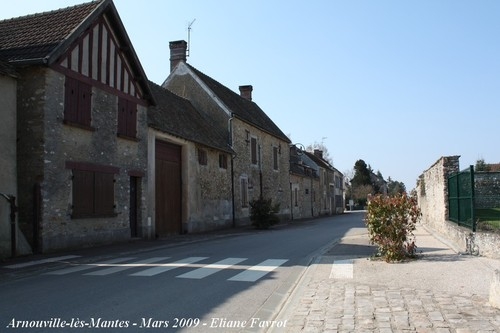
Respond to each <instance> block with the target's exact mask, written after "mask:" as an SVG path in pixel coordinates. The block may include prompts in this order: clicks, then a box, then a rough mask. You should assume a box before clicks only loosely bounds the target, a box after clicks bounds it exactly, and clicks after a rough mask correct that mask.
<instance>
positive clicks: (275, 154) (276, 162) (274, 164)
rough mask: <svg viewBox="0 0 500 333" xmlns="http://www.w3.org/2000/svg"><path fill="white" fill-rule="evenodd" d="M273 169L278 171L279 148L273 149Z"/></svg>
mask: <svg viewBox="0 0 500 333" xmlns="http://www.w3.org/2000/svg"><path fill="white" fill-rule="evenodd" d="M273 168H274V170H278V147H273Z"/></svg>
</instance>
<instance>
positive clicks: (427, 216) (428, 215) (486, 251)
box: [416, 156, 500, 258]
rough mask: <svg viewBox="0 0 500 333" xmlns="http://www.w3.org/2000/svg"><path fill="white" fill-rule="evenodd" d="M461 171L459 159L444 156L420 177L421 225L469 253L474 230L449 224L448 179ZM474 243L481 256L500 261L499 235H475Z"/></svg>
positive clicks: (479, 233) (461, 250)
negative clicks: (469, 241)
mask: <svg viewBox="0 0 500 333" xmlns="http://www.w3.org/2000/svg"><path fill="white" fill-rule="evenodd" d="M459 170H460V165H459V156H445V157H441V158H440V159H439V160H438V161H436V163H434V164H433V165H432V166H431V167H430V168H429V169H427V170H426V171H424V173H423V174H422V175H421V176H420V178H419V180H418V183H417V188H416V191H417V197H418V203H419V206H420V209H421V211H422V220H421V221H422V224H423V225H425V226H426V227H428V228H430V229H431V230H432V231H434V232H435V233H437V234H438V235H439V236H441V237H443V238H444V239H446V240H448V241H449V243H450V245H452V246H453V247H454V248H455V249H456V250H458V251H460V252H466V251H467V240H468V239H470V237H471V230H469V229H467V228H463V227H460V226H458V225H457V224H456V223H453V222H451V221H448V176H449V175H450V174H452V173H454V172H458V171H459ZM474 244H475V245H476V246H477V247H478V249H479V254H480V255H483V256H488V257H492V258H500V246H499V244H500V236H499V235H495V234H489V233H483V232H476V233H475V235H474Z"/></svg>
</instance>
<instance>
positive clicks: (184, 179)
mask: <svg viewBox="0 0 500 333" xmlns="http://www.w3.org/2000/svg"><path fill="white" fill-rule="evenodd" d="M150 86H151V91H152V92H153V95H154V98H155V100H156V101H157V105H156V106H154V107H150V108H149V110H148V124H149V134H148V156H149V159H148V177H147V178H148V187H149V189H150V190H149V191H148V202H149V206H148V210H149V213H148V216H151V217H152V218H154V223H152V226H154V235H155V236H157V237H161V236H165V235H168V234H172V233H186V232H200V231H206V230H214V229H220V228H224V227H231V226H232V225H233V215H232V191H231V190H232V183H231V170H230V161H231V158H232V156H233V155H234V151H233V150H232V149H231V148H230V147H229V145H228V142H227V135H224V134H223V133H222V132H219V131H217V130H216V129H214V128H213V126H212V125H211V123H210V120H209V119H206V118H205V117H204V116H203V115H202V114H201V113H200V112H199V111H198V110H197V109H195V108H194V106H193V105H192V104H191V102H189V101H188V100H187V99H184V98H182V97H179V96H177V95H175V94H173V93H172V92H170V91H168V90H166V89H164V88H162V87H160V86H158V85H156V84H154V83H150ZM165 184H168V185H167V186H165Z"/></svg>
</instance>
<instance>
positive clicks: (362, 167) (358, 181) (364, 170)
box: [351, 160, 371, 187]
mask: <svg viewBox="0 0 500 333" xmlns="http://www.w3.org/2000/svg"><path fill="white" fill-rule="evenodd" d="M351 185H352V187H358V186H363V185H371V177H370V170H369V169H368V166H367V165H366V163H365V161H363V160H357V161H356V163H355V164H354V177H352V180H351Z"/></svg>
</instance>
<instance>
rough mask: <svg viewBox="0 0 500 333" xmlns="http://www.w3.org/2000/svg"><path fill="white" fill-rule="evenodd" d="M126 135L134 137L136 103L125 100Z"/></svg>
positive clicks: (135, 129)
mask: <svg viewBox="0 0 500 333" xmlns="http://www.w3.org/2000/svg"><path fill="white" fill-rule="evenodd" d="M127 113H128V114H127V135H128V136H129V137H131V138H135V137H136V134H137V133H136V131H137V104H135V103H134V102H131V101H128V102H127Z"/></svg>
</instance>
